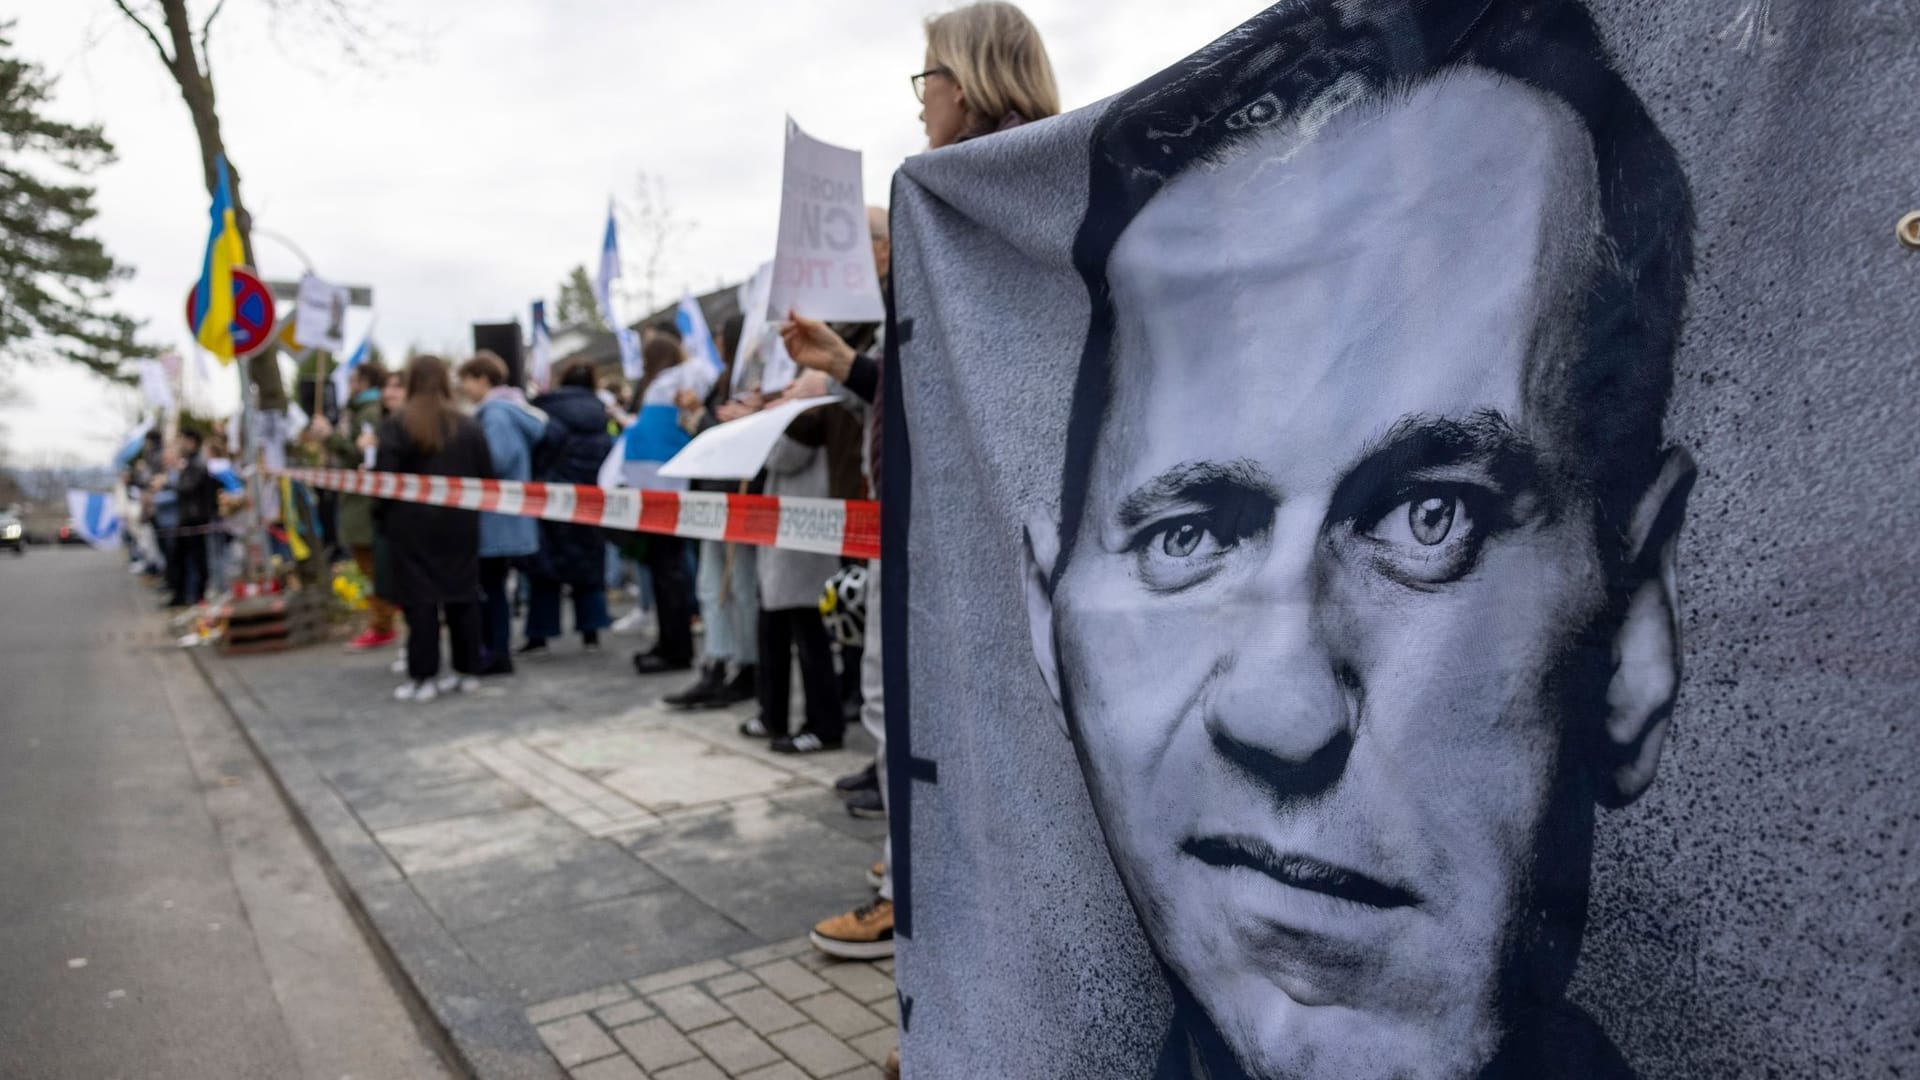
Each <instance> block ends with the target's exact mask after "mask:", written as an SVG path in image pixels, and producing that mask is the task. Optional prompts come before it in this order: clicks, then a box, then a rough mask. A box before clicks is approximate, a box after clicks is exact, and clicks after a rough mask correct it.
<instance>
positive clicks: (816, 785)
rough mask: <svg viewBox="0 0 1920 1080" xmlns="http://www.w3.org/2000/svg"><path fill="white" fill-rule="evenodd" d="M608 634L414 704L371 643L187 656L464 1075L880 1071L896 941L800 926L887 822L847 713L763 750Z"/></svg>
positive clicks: (892, 1012) (860, 898) (595, 1079)
mask: <svg viewBox="0 0 1920 1080" xmlns="http://www.w3.org/2000/svg"><path fill="white" fill-rule="evenodd" d="M618 643H619V639H617V638H616V639H612V640H611V641H610V642H609V644H610V645H614V646H616V647H614V648H609V649H608V650H607V651H606V652H602V653H597V654H593V653H584V652H581V651H578V650H579V647H578V645H577V644H572V645H571V646H570V647H569V646H568V645H563V644H560V643H556V655H554V656H552V657H550V658H547V659H545V660H542V661H537V662H529V663H522V664H521V665H520V671H519V673H518V674H516V675H515V676H513V677H510V678H506V679H500V680H489V681H488V682H487V683H486V685H485V686H484V687H483V689H482V690H481V691H479V692H478V693H475V694H470V695H459V696H453V697H445V698H442V699H440V700H438V701H436V702H433V703H431V704H428V705H424V706H420V705H411V704H402V703H398V702H395V701H393V700H392V687H393V686H394V685H395V683H396V682H397V678H396V677H395V676H392V675H391V674H390V673H389V672H388V670H387V668H388V665H389V664H390V663H391V662H392V660H393V658H394V654H393V653H390V652H380V653H376V654H371V655H366V654H362V655H352V654H346V653H343V652H341V651H339V649H338V648H337V646H332V647H316V648H312V649H306V650H301V651H297V652H289V653H283V654H277V655H269V656H258V657H246V658H241V659H231V660H230V659H226V658H222V657H219V656H217V655H215V654H212V653H207V652H200V653H197V654H196V658H197V659H199V661H200V662H201V664H202V665H203V667H204V668H205V669H206V670H207V673H208V675H209V678H210V680H211V681H212V682H213V684H214V686H215V688H216V689H217V690H219V691H220V693H221V695H222V696H223V697H224V698H225V699H226V700H227V701H228V703H229V705H231V706H232V707H233V709H234V712H235V714H236V716H238V717H239V718H240V720H241V723H242V726H243V728H245V729H246V730H247V731H248V733H249V736H250V737H251V738H252V739H253V741H254V743H255V746H256V747H257V748H258V749H259V750H260V752H261V754H262V756H263V757H265V758H266V759H267V761H268V763H269V765H270V766H271V767H272V768H273V769H274V771H275V773H276V775H277V776H278V777H279V778H280V781H281V784H282V786H283V788H284V789H285V790H286V791H287V792H288V795H289V799H290V801H292V802H293V803H294V805H295V806H296V808H297V809H299V810H300V812H301V813H302V815H303V816H304V817H306V818H307V821H308V824H309V827H310V828H312V829H313V831H314V834H315V836H316V837H317V838H318V839H319V841H320V846H321V847H322V849H323V850H324V851H325V852H326V853H327V855H328V856H329V858H330V859H331V860H332V861H333V863H334V865H335V868H336V869H337V870H338V871H339V873H340V876H341V878H342V879H343V880H344V881H345V883H346V885H347V887H348V890H349V891H350V892H351V893H353V894H354V896H355V897H356V899H357V900H358V902H359V904H360V906H361V907H362V909H363V911H364V912H365V914H366V915H367V921H368V922H369V923H370V924H371V925H372V926H373V928H374V929H375V930H376V931H377V932H378V933H379V934H380V936H381V937H382V939H383V940H384V941H385V944H386V945H387V947H388V949H389V951H390V952H391V953H392V955H393V957H394V959H395V960H396V961H397V963H398V965H399V967H400V969H401V970H402V971H403V972H404V973H405V974H406V975H407V976H408V977H409V978H410V979H411V980H412V981H413V983H414V985H415V988H416V989H417V990H419V991H420V993H421V996H422V997H423V998H424V999H425V1000H426V1001H427V1002H428V1005H429V1007H430V1008H431V1009H432V1010H433V1012H434V1014H435V1016H436V1018H437V1019H438V1020H439V1021H440V1022H441V1024H442V1026H443V1027H444V1028H445V1029H446V1030H447V1033H448V1035H449V1037H450V1040H451V1041H452V1042H453V1044H454V1046H455V1048H456V1049H457V1050H459V1051H460V1052H461V1053H462V1054H463V1055H464V1056H465V1057H466V1058H467V1063H468V1065H469V1066H470V1067H472V1069H473V1071H474V1072H475V1074H476V1075H479V1076H482V1077H484V1078H486V1080H494V1078H499V1080H508V1078H520V1077H527V1078H535V1077H537V1078H540V1080H558V1078H561V1077H571V1078H573V1080H633V1078H635V1077H642V1078H667V1080H697V1078H699V1077H709V1076H711V1077H754V1078H756V1080H779V1078H781V1077H810V1078H813V1080H825V1078H829V1077H833V1078H839V1077H847V1078H849V1080H851V1078H858V1077H868V1076H878V1075H879V1072H878V1069H877V1067H876V1066H877V1065H878V1064H879V1063H880V1062H882V1061H884V1060H885V1057H886V1054H887V1051H889V1050H890V1049H892V1047H893V1042H892V1038H893V1023H894V1020H893V1018H894V1017H895V1016H896V1015H897V1010H896V1009H895V1005H894V998H893V994H894V991H893V982H892V975H891V969H892V965H891V963H890V962H883V963H880V964H835V963H832V962H831V961H830V960H829V959H828V958H826V957H823V956H820V955H819V954H817V953H815V952H814V951H813V950H812V949H811V948H810V947H809V946H808V945H807V944H806V940H805V937H804V935H805V933H806V931H807V929H808V928H809V926H810V925H811V923H812V922H813V921H814V920H816V919H818V918H821V917H824V916H827V915H831V914H836V913H838V912H841V911H845V910H847V909H849V908H851V907H853V906H855V905H857V904H860V903H863V902H865V901H866V900H867V899H868V898H869V897H870V895H871V893H870V890H869V888H868V886H867V884H866V881H865V872H866V871H865V868H866V867H867V866H868V865H869V864H871V863H872V861H873V860H874V859H875V858H876V857H877V855H878V851H879V845H880V842H881V840H882V839H883V838H884V837H885V830H886V825H885V823H884V822H873V821H862V820H858V819H855V818H852V817H850V816H849V815H848V814H847V813H846V811H845V808H844V807H843V806H842V805H841V803H840V801H839V799H838V798H837V797H836V796H835V795H834V793H833V791H832V790H831V784H832V781H833V779H834V778H835V777H837V776H839V775H842V774H844V773H847V772H851V771H854V770H856V769H859V768H861V767H863V766H864V765H865V764H866V763H867V762H869V761H871V754H872V744H871V742H870V741H868V740H867V737H866V734H865V732H864V731H862V730H861V729H860V727H859V725H858V724H857V723H855V724H851V725H849V728H848V734H847V740H848V742H847V748H846V749H844V750H841V751H837V752H833V753H826V754H819V755H813V756H808V757H802V758H791V757H783V756H781V755H776V754H773V753H771V752H770V751H769V750H768V749H767V746H766V743H765V742H764V741H756V740H749V739H746V738H744V737H742V736H740V735H739V734H738V733H737V731H736V730H735V729H736V727H737V726H738V724H739V723H740V721H741V720H743V719H745V718H746V717H747V716H748V715H751V712H752V709H751V707H750V706H741V707H738V708H736V709H734V710H731V711H715V712H701V713H680V712H675V711H672V710H667V709H665V708H663V707H661V706H660V705H659V704H658V702H659V698H660V695H661V694H663V693H665V692H668V691H671V690H674V689H678V688H679V687H680V686H681V685H682V684H684V683H685V682H687V681H689V680H690V678H691V676H690V675H684V674H683V675H673V676H663V677H656V678H652V679H640V678H636V677H635V676H634V675H633V674H632V670H631V668H630V666H629V665H628V663H627V659H626V655H625V653H626V651H627V650H625V649H620V648H618V647H617V645H618ZM796 685H797V683H796ZM794 715H795V716H796V717H798V716H799V715H800V712H799V709H798V707H797V704H796V708H795V712H794Z"/></svg>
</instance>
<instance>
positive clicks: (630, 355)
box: [593, 199, 641, 379]
mask: <svg viewBox="0 0 1920 1080" xmlns="http://www.w3.org/2000/svg"><path fill="white" fill-rule="evenodd" d="M619 276H620V227H619V225H617V224H615V222H614V219H613V200H612V199H608V200H607V231H606V235H605V236H603V237H602V238H601V241H600V272H599V273H597V274H595V275H594V278H593V296H594V299H595V300H598V301H599V302H600V318H601V319H603V320H605V322H606V324H607V329H609V330H612V331H613V336H614V340H616V341H618V342H619V343H620V373H621V374H623V375H625V376H626V377H627V378H628V379H639V378H640V372H641V366H640V335H639V334H636V333H634V332H633V331H632V330H629V329H628V328H627V327H625V326H622V325H621V323H620V317H619V316H618V315H616V314H614V310H613V282H614V279H616V278H618V277H619Z"/></svg>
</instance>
